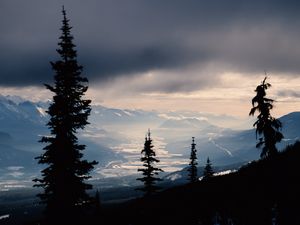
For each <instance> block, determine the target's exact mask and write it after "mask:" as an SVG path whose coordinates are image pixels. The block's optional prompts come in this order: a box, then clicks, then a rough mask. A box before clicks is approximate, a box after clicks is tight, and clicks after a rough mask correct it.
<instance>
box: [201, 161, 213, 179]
mask: <svg viewBox="0 0 300 225" xmlns="http://www.w3.org/2000/svg"><path fill="white" fill-rule="evenodd" d="M213 175H214V171H213V168H212V166H211V162H210V160H209V157H208V158H207V161H206V165H205V167H204V171H203V180H207V179H209V178H211V177H212V176H213Z"/></svg>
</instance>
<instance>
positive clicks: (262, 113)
mask: <svg viewBox="0 0 300 225" xmlns="http://www.w3.org/2000/svg"><path fill="white" fill-rule="evenodd" d="M266 79H267V77H265V79H264V80H263V81H262V83H261V84H260V85H258V86H257V87H256V90H255V92H256V96H255V97H254V98H253V99H252V109H251V111H250V113H249V115H250V116H254V114H255V112H256V111H258V112H259V114H258V116H257V120H256V122H255V123H254V124H253V126H254V127H256V137H257V136H258V135H259V136H262V137H260V138H259V141H258V143H257V145H256V147H257V148H260V147H262V146H263V148H262V152H261V154H260V156H261V157H267V156H273V155H275V154H277V152H278V150H277V148H276V143H277V142H280V141H281V140H282V138H283V135H282V133H281V132H280V131H279V130H280V129H281V127H282V125H281V122H280V121H279V120H278V119H275V118H274V117H272V116H271V114H270V110H271V109H273V102H274V100H273V99H269V98H266V97H265V96H266V90H267V89H268V88H270V87H271V84H269V83H267V82H266Z"/></svg>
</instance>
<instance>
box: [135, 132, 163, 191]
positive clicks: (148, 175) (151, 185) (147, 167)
mask: <svg viewBox="0 0 300 225" xmlns="http://www.w3.org/2000/svg"><path fill="white" fill-rule="evenodd" d="M153 147H154V146H153V145H152V139H151V133H150V129H149V131H148V133H147V135H146V138H145V144H144V149H143V150H142V151H141V154H142V157H141V161H142V162H143V166H144V168H143V169H138V171H139V172H143V177H142V178H137V180H140V181H142V182H143V183H144V187H142V188H137V190H141V191H144V192H145V195H146V196H149V195H152V194H153V193H155V192H157V191H158V190H159V189H160V188H159V187H158V186H156V185H155V184H156V182H157V181H161V179H160V178H158V177H155V176H156V175H158V172H163V170H162V169H159V168H157V167H155V165H154V163H158V162H160V161H159V160H158V159H157V158H156V154H155V151H154V150H153Z"/></svg>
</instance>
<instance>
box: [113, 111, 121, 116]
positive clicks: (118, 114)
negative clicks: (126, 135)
mask: <svg viewBox="0 0 300 225" xmlns="http://www.w3.org/2000/svg"><path fill="white" fill-rule="evenodd" d="M114 114H115V115H117V116H119V117H122V115H121V114H120V113H117V112H114Z"/></svg>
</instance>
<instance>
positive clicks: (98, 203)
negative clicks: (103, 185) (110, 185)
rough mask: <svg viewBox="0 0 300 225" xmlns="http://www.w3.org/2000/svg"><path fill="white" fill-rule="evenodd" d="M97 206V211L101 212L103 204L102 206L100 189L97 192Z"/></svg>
mask: <svg viewBox="0 0 300 225" xmlns="http://www.w3.org/2000/svg"><path fill="white" fill-rule="evenodd" d="M95 207H96V212H97V213H100V212H101V208H102V206H101V198H100V192H99V190H98V189H97V191H96V194H95Z"/></svg>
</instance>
